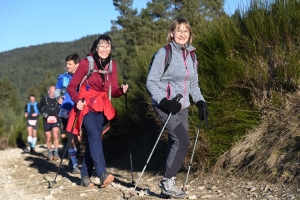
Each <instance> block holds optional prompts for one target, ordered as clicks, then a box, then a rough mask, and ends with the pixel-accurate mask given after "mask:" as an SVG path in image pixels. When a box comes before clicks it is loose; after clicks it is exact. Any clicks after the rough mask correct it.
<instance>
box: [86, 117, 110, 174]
mask: <svg viewBox="0 0 300 200" xmlns="http://www.w3.org/2000/svg"><path fill="white" fill-rule="evenodd" d="M103 123H104V116H103V113H102V112H101V113H95V112H89V113H88V114H86V115H85V116H84V118H83V126H84V128H85V130H86V134H87V142H86V147H85V154H84V159H83V164H82V168H81V177H85V176H88V177H91V175H92V171H93V167H95V169H96V174H97V177H100V175H101V174H102V173H104V172H106V169H105V158H104V154H103V148H102V138H101V135H102V127H103Z"/></svg>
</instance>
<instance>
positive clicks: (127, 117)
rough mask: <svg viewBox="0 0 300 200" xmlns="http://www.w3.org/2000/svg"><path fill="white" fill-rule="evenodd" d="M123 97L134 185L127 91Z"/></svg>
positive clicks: (132, 182)
mask: <svg viewBox="0 0 300 200" xmlns="http://www.w3.org/2000/svg"><path fill="white" fill-rule="evenodd" d="M123 85H126V82H124V83H123ZM124 97H125V107H126V115H127V116H126V124H127V125H126V126H127V139H128V148H129V158H130V168H131V184H132V185H134V180H133V165H132V155H131V143H130V141H131V135H130V133H129V115H128V106H127V92H126V93H125V94H124Z"/></svg>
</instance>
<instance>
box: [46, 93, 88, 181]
mask: <svg viewBox="0 0 300 200" xmlns="http://www.w3.org/2000/svg"><path fill="white" fill-rule="evenodd" d="M81 102H84V98H82V99H81ZM79 113H80V110H79V111H78V112H77V113H76V117H75V119H74V122H73V125H72V129H71V133H73V131H74V128H75V126H76V124H77V120H78V117H79ZM70 139H71V138H68V143H67V145H66V147H65V149H64V152H63V156H62V159H60V163H59V166H58V169H57V172H56V175H55V178H54V180H53V181H52V183H53V184H56V178H57V175H58V172H59V170H60V167H61V164H62V161H63V159H64V157H65V154H66V151H67V149H68V146H69V142H70Z"/></svg>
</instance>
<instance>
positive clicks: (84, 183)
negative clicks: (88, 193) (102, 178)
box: [81, 176, 94, 187]
mask: <svg viewBox="0 0 300 200" xmlns="http://www.w3.org/2000/svg"><path fill="white" fill-rule="evenodd" d="M81 185H82V186H84V187H92V186H94V183H92V182H91V180H90V178H89V177H88V176H85V177H83V178H81Z"/></svg>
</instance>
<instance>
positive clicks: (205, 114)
mask: <svg viewBox="0 0 300 200" xmlns="http://www.w3.org/2000/svg"><path fill="white" fill-rule="evenodd" d="M203 116H204V123H205V125H206V127H208V124H207V116H208V110H207V108H206V109H204V111H203ZM201 123H202V120H201V119H200V123H199V126H198V130H197V135H196V139H195V143H194V148H193V152H192V156H191V160H190V163H189V168H188V171H187V174H186V179H185V183H184V185H183V187H182V188H181V190H182V191H183V192H184V193H185V192H186V191H187V188H186V184H187V182H188V179H189V174H190V170H191V166H192V162H193V158H194V153H195V149H196V144H197V141H198V136H199V133H200V129H201Z"/></svg>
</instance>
